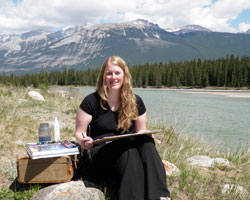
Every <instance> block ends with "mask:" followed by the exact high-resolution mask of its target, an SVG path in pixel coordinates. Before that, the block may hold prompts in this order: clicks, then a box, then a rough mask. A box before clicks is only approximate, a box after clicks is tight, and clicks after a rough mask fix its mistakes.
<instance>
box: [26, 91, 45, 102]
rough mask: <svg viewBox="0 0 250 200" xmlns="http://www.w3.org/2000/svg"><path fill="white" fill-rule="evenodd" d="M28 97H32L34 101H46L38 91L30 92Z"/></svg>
mask: <svg viewBox="0 0 250 200" xmlns="http://www.w3.org/2000/svg"><path fill="white" fill-rule="evenodd" d="M28 95H29V97H31V98H32V99H34V100H37V101H45V99H44V97H43V96H42V95H41V94H40V93H38V92H36V91H29V92H28Z"/></svg>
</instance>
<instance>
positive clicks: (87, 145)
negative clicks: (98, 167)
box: [79, 136, 93, 150]
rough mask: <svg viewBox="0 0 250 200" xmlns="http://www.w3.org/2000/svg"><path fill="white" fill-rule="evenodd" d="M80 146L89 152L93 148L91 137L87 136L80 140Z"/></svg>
mask: <svg viewBox="0 0 250 200" xmlns="http://www.w3.org/2000/svg"><path fill="white" fill-rule="evenodd" d="M79 144H80V145H81V146H82V148H84V149H85V150H89V149H91V148H92V147H93V139H92V138H91V137H88V136H85V137H82V138H81V139H79Z"/></svg>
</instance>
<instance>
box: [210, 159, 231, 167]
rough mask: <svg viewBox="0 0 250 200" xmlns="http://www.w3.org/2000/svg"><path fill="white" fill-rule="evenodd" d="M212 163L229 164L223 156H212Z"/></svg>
mask: <svg viewBox="0 0 250 200" xmlns="http://www.w3.org/2000/svg"><path fill="white" fill-rule="evenodd" d="M213 164H214V165H218V166H229V165H230V162H229V161H228V160H227V159H225V158H214V159H213Z"/></svg>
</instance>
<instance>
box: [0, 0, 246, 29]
mask: <svg viewBox="0 0 250 200" xmlns="http://www.w3.org/2000/svg"><path fill="white" fill-rule="evenodd" d="M139 18H140V19H145V20H148V21H150V22H152V23H155V24H158V25H159V26H160V27H161V28H165V29H167V28H174V27H182V26H185V25H190V24H196V25H201V26H203V27H205V28H208V29H210V30H212V31H218V32H244V31H247V30H249V29H250V0H237V1H235V0H192V1H191V0H126V1H119V0H105V1H100V0H91V1H89V0H0V34H3V33H8V32H14V33H20V32H25V31H29V30H35V29H44V30H48V31H55V30H58V29H61V28H64V27H68V26H75V25H79V24H98V23H121V22H128V21H132V20H135V19H139Z"/></svg>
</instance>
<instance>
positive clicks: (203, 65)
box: [0, 55, 250, 88]
mask: <svg viewBox="0 0 250 200" xmlns="http://www.w3.org/2000/svg"><path fill="white" fill-rule="evenodd" d="M99 72H100V69H99V68H98V69H95V70H90V69H89V70H75V69H68V70H66V69H65V70H64V71H52V72H49V73H48V72H45V71H41V72H39V73H34V74H24V75H15V74H11V75H6V74H5V73H2V74H1V75H0V83H2V84H4V85H16V86H24V87H28V86H33V87H35V88H37V87H40V86H41V85H43V86H44V87H48V86H50V85H60V86H67V85H74V86H95V84H96V80H97V77H98V74H99ZM130 72H131V75H132V77H133V86H134V87H199V88H202V87H208V86H211V87H248V88H250V58H249V57H248V56H243V57H241V58H239V57H237V56H234V55H231V56H228V57H226V58H219V59H216V60H201V59H198V60H191V61H185V62H169V63H165V64H163V63H154V64H149V63H146V64H143V65H135V66H131V67H130Z"/></svg>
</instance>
